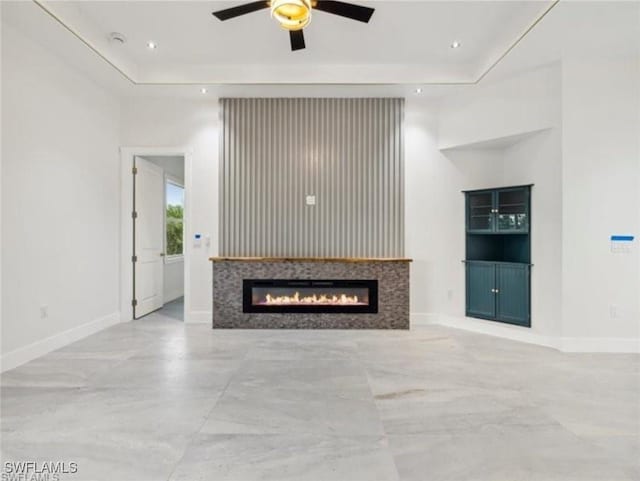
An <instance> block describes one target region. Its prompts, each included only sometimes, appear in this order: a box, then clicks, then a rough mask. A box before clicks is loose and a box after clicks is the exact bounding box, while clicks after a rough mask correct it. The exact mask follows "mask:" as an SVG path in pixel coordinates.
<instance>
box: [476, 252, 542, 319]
mask: <svg viewBox="0 0 640 481" xmlns="http://www.w3.org/2000/svg"><path fill="white" fill-rule="evenodd" d="M529 267H530V266H529V265H527V264H520V263H503V262H484V261H467V262H466V270H467V276H466V277H467V282H466V284H467V285H466V289H467V309H466V315H467V316H469V317H477V318H480V319H489V320H495V321H501V322H506V323H509V324H518V325H520V326H526V327H529V326H530V318H529V317H530V309H529V297H530V296H529V292H530V289H529Z"/></svg>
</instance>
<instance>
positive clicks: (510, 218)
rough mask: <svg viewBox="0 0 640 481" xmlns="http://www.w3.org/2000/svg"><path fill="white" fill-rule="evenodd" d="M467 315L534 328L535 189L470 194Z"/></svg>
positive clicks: (500, 190)
mask: <svg viewBox="0 0 640 481" xmlns="http://www.w3.org/2000/svg"><path fill="white" fill-rule="evenodd" d="M465 196H466V257H465V266H466V314H467V316H470V317H477V318H480V319H490V320H495V321H500V322H506V323H509V324H517V325H520V326H527V327H530V326H531V302H530V298H531V294H530V292H531V289H530V278H531V275H530V273H531V238H530V230H531V186H530V185H527V186H517V187H506V188H499V189H484V190H477V191H466V192H465Z"/></svg>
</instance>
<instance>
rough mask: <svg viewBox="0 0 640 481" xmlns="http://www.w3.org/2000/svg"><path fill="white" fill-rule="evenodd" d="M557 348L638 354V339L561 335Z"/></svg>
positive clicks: (639, 343)
mask: <svg viewBox="0 0 640 481" xmlns="http://www.w3.org/2000/svg"><path fill="white" fill-rule="evenodd" d="M559 348H560V350H561V351H563V352H610V353H635V354H640V339H637V338H636V339H633V338H632V339H625V338H619V337H563V338H561V339H560V342H559Z"/></svg>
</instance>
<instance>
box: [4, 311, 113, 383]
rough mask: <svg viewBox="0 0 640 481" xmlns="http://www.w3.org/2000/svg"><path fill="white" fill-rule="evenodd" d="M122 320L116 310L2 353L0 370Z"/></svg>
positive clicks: (13, 366) (30, 359) (6, 369)
mask: <svg viewBox="0 0 640 481" xmlns="http://www.w3.org/2000/svg"><path fill="white" fill-rule="evenodd" d="M119 322H120V313H119V312H114V313H111V314H109V315H107V316H104V317H100V318H98V319H94V320H93V321H89V322H87V323H85V324H81V325H79V326H76V327H73V328H71V329H68V330H66V331H63V332H60V333H58V334H55V335H53V336H51V337H47V338H45V339H40V340H39V341H36V342H33V343H31V344H28V345H26V346H23V347H20V348H18V349H15V350H13V351H10V352H7V353H4V354H2V360H1V362H0V364H1V367H0V372H5V371H8V370H9V369H13V368H15V367H18V366H20V365H22V364H25V363H27V362H29V361H33V360H34V359H36V358H38V357H41V356H44V355H45V354H48V353H50V352H51V351H55V350H56V349H60V348H62V347H65V346H67V345H69V344H71V343H73V342H76V341H79V340H80V339H84V338H85V337H88V336H90V335H92V334H95V333H96V332H100V331H102V330H104V329H106V328H108V327H111V326H113V325H115V324H118V323H119Z"/></svg>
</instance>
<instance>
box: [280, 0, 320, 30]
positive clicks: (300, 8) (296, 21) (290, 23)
mask: <svg viewBox="0 0 640 481" xmlns="http://www.w3.org/2000/svg"><path fill="white" fill-rule="evenodd" d="M271 16H272V17H273V18H275V19H276V20H277V21H278V23H280V26H281V27H282V28H284V29H285V30H290V31H296V30H302V29H303V28H304V27H306V26H307V25H309V22H311V0H271Z"/></svg>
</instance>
